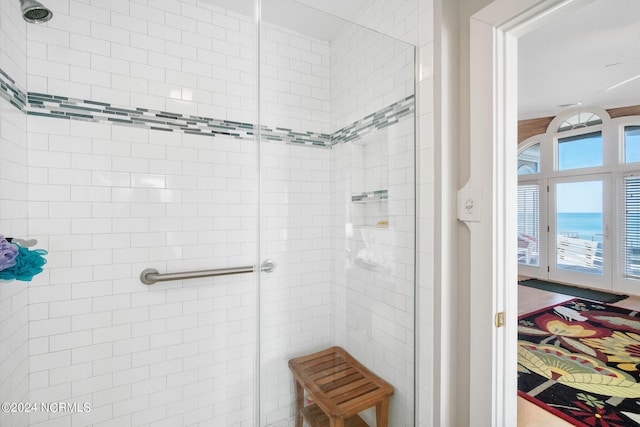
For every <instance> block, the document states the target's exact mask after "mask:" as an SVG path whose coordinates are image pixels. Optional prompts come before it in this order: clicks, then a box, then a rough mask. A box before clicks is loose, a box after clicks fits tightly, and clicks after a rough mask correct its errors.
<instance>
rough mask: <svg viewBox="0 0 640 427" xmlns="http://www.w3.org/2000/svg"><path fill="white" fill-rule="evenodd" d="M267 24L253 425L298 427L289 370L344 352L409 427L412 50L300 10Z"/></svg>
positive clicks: (288, 0)
mask: <svg viewBox="0 0 640 427" xmlns="http://www.w3.org/2000/svg"><path fill="white" fill-rule="evenodd" d="M261 12H262V17H261V21H260V22H261V24H260V125H261V127H260V143H259V150H260V156H259V157H260V187H261V190H260V254H261V256H260V259H266V258H272V259H273V260H274V261H275V262H276V263H277V268H276V270H275V271H274V272H273V273H270V274H261V275H260V291H259V298H260V303H259V307H260V309H259V311H260V316H259V324H260V326H259V328H260V333H259V335H260V340H259V359H260V360H259V364H260V366H259V370H260V375H259V384H260V387H259V389H260V398H259V399H260V414H259V425H260V426H269V427H284V426H290V425H293V424H292V423H293V419H294V416H295V415H296V411H295V405H294V403H295V402H294V386H293V379H292V374H291V372H290V370H289V367H288V361H289V360H290V359H292V358H296V357H299V356H302V355H307V354H310V353H314V352H317V351H321V350H324V349H326V348H328V347H330V346H335V345H337V346H340V347H342V348H344V349H345V350H346V351H347V352H349V353H350V354H351V355H352V356H353V357H355V358H356V359H357V360H358V361H360V362H361V363H362V364H363V365H365V366H366V367H367V368H369V369H370V370H371V371H372V372H373V373H374V374H376V375H378V376H379V377H381V378H383V379H384V380H385V381H387V382H389V383H390V384H391V385H392V386H393V387H394V390H395V394H394V396H393V398H392V400H391V408H390V413H389V425H393V426H398V427H401V426H407V427H409V426H413V425H414V420H413V413H414V401H413V399H414V391H413V390H414V375H413V373H414V317H415V313H414V298H415V280H414V277H415V275H414V270H415V268H414V267H415V266H414V259H415V257H414V253H415V248H414V236H415V232H414V231H415V215H414V210H415V170H414V164H415V135H414V113H415V104H414V47H413V46H410V45H407V44H405V43H403V42H400V41H397V40H394V39H392V38H390V37H387V36H384V35H382V34H380V33H377V32H374V31H371V30H369V29H366V28H364V27H361V26H358V25H355V24H353V23H350V22H348V21H345V20H342V19H339V18H337V17H335V16H333V15H329V14H326V13H324V12H321V11H319V10H318V9H314V8H310V7H308V6H306V5H304V4H302V3H300V2H297V1H294V0H262V6H261ZM292 16H295V19H291V18H290V17H292ZM307 397H308V396H307ZM305 404H312V402H311V401H309V400H307V399H305ZM361 416H362V418H363V419H365V420H366V421H367V422H368V423H369V424H370V425H374V424H375V421H373V420H375V414H374V413H373V411H372V410H369V411H366V412H364V413H362V414H361Z"/></svg>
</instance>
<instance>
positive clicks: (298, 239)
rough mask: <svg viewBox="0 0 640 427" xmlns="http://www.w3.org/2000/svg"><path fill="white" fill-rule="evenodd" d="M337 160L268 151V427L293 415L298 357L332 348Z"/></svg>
mask: <svg viewBox="0 0 640 427" xmlns="http://www.w3.org/2000/svg"><path fill="white" fill-rule="evenodd" d="M330 153H331V151H330V150H328V149H313V148H308V147H297V146H291V145H283V144H274V143H263V144H261V154H260V162H261V169H262V191H261V217H262V223H261V242H262V247H261V252H262V258H261V259H265V258H267V257H268V258H272V259H273V260H274V261H276V263H277V268H276V270H275V272H273V273H271V274H262V275H261V281H260V301H261V307H260V311H261V316H260V341H261V347H260V366H261V390H262V393H261V397H262V402H261V409H262V416H261V422H262V424H261V425H272V423H275V422H277V421H280V420H287V419H289V418H290V416H291V415H292V414H293V402H294V399H293V394H292V392H293V388H292V384H293V381H292V375H291V372H290V371H289V367H288V365H287V362H288V360H289V359H291V358H293V357H298V356H301V355H304V354H309V353H312V352H314V351H319V350H322V349H324V348H326V347H328V346H330V345H331V343H332V339H331V328H330V326H331V286H330V271H331V270H330V268H331V265H330V248H331V239H330V237H331V234H330V232H331V229H330V225H331V221H330V220H331V217H330V207H331V197H330V187H329V176H330V167H331V162H330ZM265 423H266V424H265Z"/></svg>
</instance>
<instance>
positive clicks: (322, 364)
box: [289, 347, 394, 427]
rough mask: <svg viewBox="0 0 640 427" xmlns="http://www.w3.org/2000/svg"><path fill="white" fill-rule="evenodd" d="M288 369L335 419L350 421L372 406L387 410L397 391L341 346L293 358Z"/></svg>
mask: <svg viewBox="0 0 640 427" xmlns="http://www.w3.org/2000/svg"><path fill="white" fill-rule="evenodd" d="M289 368H290V369H291V372H292V373H293V375H294V378H295V380H296V381H297V382H298V383H299V384H300V386H302V388H304V389H305V390H307V392H308V393H309V394H310V396H311V397H312V399H313V400H314V401H315V404H316V405H317V407H318V409H319V410H320V411H321V412H322V413H324V414H325V415H326V416H328V417H329V418H333V419H344V420H345V421H347V420H348V419H351V418H352V417H354V416H356V415H357V413H358V412H360V411H363V410H365V409H367V408H370V407H372V406H381V407H387V406H388V399H389V398H390V397H391V396H392V395H393V392H394V390H393V387H392V386H391V385H390V384H389V383H387V382H386V381H384V380H383V379H382V378H380V377H378V376H376V375H375V374H373V373H372V372H371V371H370V370H369V369H367V368H366V367H364V366H363V365H362V364H361V363H360V362H358V361H357V360H356V359H354V358H353V357H352V356H351V355H350V354H349V353H347V352H346V351H345V350H344V349H342V348H340V347H331V348H328V349H326V350H323V351H320V352H317V353H313V354H310V355H307V356H302V357H298V358H295V359H291V360H289ZM299 409H301V408H299ZM305 410H306V409H305ZM309 411H311V410H309ZM386 417H387V416H386V415H385V417H384V418H386ZM358 418H359V417H358ZM312 425H313V426H314V427H316V424H312ZM318 425H319V424H318ZM345 425H347V424H345ZM364 425H365V426H366V424H364ZM355 426H356V427H358V426H359V424H355Z"/></svg>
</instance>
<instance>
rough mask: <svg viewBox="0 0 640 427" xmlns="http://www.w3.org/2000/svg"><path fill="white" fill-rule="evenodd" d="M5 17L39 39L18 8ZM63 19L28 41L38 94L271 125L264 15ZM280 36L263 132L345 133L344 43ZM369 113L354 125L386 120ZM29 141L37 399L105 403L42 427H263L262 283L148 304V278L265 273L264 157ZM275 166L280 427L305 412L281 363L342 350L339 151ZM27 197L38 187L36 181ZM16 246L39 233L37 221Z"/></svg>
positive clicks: (287, 154)
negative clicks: (198, 272)
mask: <svg viewBox="0 0 640 427" xmlns="http://www.w3.org/2000/svg"><path fill="white" fill-rule="evenodd" d="M1 3H2V5H3V6H6V7H10V8H11V9H12V12H11V13H12V14H13V16H14V17H16V25H17V26H20V28H21V29H22V30H21V31H25V29H24V28H25V27H24V24H23V23H21V22H20V17H19V12H18V11H17V4H14V3H16V2H11V3H10V2H8V1H5V0H2V2H1ZM9 3H10V6H8V4H9ZM49 3H50V4H49V5H50V6H51V7H52V8H53V9H54V12H55V13H56V18H55V19H54V20H53V21H51V23H50V24H48V27H45V26H28V27H27V29H28V32H27V39H28V53H29V62H28V70H29V77H28V80H29V81H28V83H27V84H26V87H28V88H29V90H30V91H32V92H39V93H45V94H52V95H62V96H68V97H75V98H80V99H83V100H93V101H99V102H103V103H108V104H113V105H116V106H119V107H125V108H137V107H143V108H148V109H152V110H158V111H165V112H170V113H180V114H185V115H196V116H207V117H214V118H217V119H227V120H232V121H239V122H244V123H254V122H255V121H256V119H255V105H252V102H255V101H253V100H255V89H254V86H255V73H254V70H255V64H253V63H252V62H251V61H252V60H253V55H254V53H253V52H254V47H253V45H252V43H253V42H254V39H255V35H254V34H253V31H254V27H253V24H251V20H250V19H248V18H245V17H242V16H241V15H235V14H233V13H228V14H227V13H226V12H224V11H222V10H220V9H216V8H214V7H212V6H209V5H207V4H206V3H204V2H200V1H198V2H196V1H189V0H184V1H180V2H177V1H158V2H156V1H154V2H145V1H140V2H138V1H116V2H88V1H75V0H58V1H54V0H51V1H49ZM147 3H149V4H147ZM212 22H215V23H216V25H215V26H214V25H212ZM221 28H223V29H222V30H221ZM264 31H265V33H263V36H264V37H265V41H264V42H263V43H265V46H264V49H265V52H267V54H266V55H265V56H264V57H263V64H262V68H263V71H264V73H265V74H264V76H265V79H264V80H263V81H262V85H263V89H264V91H265V93H268V95H269V96H265V97H264V98H265V100H269V101H268V103H266V104H263V109H264V110H265V111H267V115H266V117H263V123H265V124H267V125H270V126H273V127H275V126H279V127H283V128H288V129H292V130H293V131H296V130H299V131H309V130H310V131H313V132H317V133H325V132H328V131H332V130H336V129H337V128H334V127H333V126H335V125H336V123H337V121H335V123H333V122H332V120H330V119H331V117H330V116H329V113H328V112H329V111H331V109H332V108H339V107H337V106H336V105H335V104H333V105H331V104H330V102H329V100H330V96H329V95H330V91H329V82H330V78H329V77H330V76H329V72H328V70H329V53H330V48H329V45H328V44H327V43H325V42H320V41H316V40H313V39H309V38H307V37H305V36H301V35H297V34H295V33H292V32H291V31H289V30H286V29H281V28H276V27H269V26H267V27H266V29H265V30H264ZM333 47H335V48H336V49H338V48H339V45H336V44H334V45H333V46H332V48H333ZM309 53H312V54H313V55H309ZM278 54H280V56H278ZM385 57H387V58H391V57H388V56H385ZM404 59H406V57H405V58H404ZM380 60H382V58H380ZM222 65H224V66H222ZM24 68H25V69H26V65H25V67H24ZM23 73H24V72H23ZM336 78H337V77H336ZM16 80H18V79H16ZM392 80H393V78H392V79H390V80H388V81H387V83H384V84H382V87H383V89H384V90H383V92H384V93H394V91H396V90H397V88H395V87H392V86H389V85H391V83H390V82H391V81H392ZM22 87H23V88H24V87H25V86H24V85H23V86H22ZM247 87H248V88H249V89H247ZM406 88H407V86H403V88H402V89H401V90H400V91H401V92H404V91H405V89H406ZM332 89H333V88H332ZM358 90H360V91H361V92H362V91H366V90H367V88H366V84H365V86H364V87H361V88H360V89H358ZM378 94H379V93H378ZM391 98H393V96H389V97H388V98H387V99H389V100H391V102H395V101H398V99H391ZM273 100H277V102H276V103H273V102H272V101H273ZM368 101H369V100H368ZM368 101H367V102H368ZM345 102H346V100H345ZM376 102H379V100H378V99H375V100H371V104H370V105H372V106H373V105H377V104H376ZM391 102H389V103H391ZM383 104H384V102H382V103H381V104H380V106H381V107H383V106H385V105H383ZM355 107H356V106H355V105H354V108H355ZM11 108H13V107H11ZM367 108H369V107H367ZM367 108H362V114H360V113H358V112H356V113H354V114H353V119H354V120H358V119H361V118H362V117H363V116H365V115H367V114H369V113H371V112H372V111H374V110H367ZM11 111H12V112H13V113H16V112H17V110H16V111H15V112H14V111H13V110H11ZM342 111H343V112H345V111H346V110H342ZM4 113H5V112H4V110H3V112H2V118H4V117H8V118H11V117H12V116H11V115H5V114H4ZM16 114H17V113H16ZM21 117H22V120H23V122H22V123H23V126H25V125H26V124H27V122H26V120H27V119H25V118H24V116H21ZM267 117H269V118H272V119H273V122H270V121H268V120H267ZM11 122H12V123H14V121H13V119H11ZM18 123H19V120H18ZM344 124H348V122H344ZM28 125H29V193H28V194H29V201H30V203H29V212H28V213H29V218H30V219H29V229H28V232H29V235H32V236H34V237H37V238H38V239H39V240H40V245H39V246H40V247H45V248H47V249H49V250H50V251H51V254H50V255H49V257H48V259H49V265H48V267H47V271H46V273H44V274H42V275H41V276H39V277H38V278H37V280H36V281H34V282H33V284H32V285H31V289H32V291H30V295H29V302H30V304H31V305H30V313H29V320H30V325H29V326H30V328H29V331H30V334H31V341H30V352H31V372H32V374H31V378H30V382H31V390H32V392H31V396H30V398H31V400H35V399H38V400H44V401H56V400H61V399H64V400H70V399H73V400H76V401H89V402H91V403H92V405H93V410H92V412H91V413H90V414H84V415H83V414H78V415H74V416H73V417H72V416H70V415H68V414H57V415H55V416H52V418H55V420H50V421H47V420H46V417H45V416H43V414H34V415H33V417H32V420H31V421H32V422H33V425H40V424H42V425H51V424H55V425H70V423H71V422H72V421H75V420H77V422H81V423H82V422H85V421H83V420H87V418H86V417H87V416H88V420H89V421H90V422H92V423H96V424H97V425H100V423H101V422H102V421H104V425H109V424H110V423H114V424H118V425H129V424H132V425H135V424H149V425H161V424H162V423H169V424H171V423H178V424H180V425H182V424H188V423H191V422H203V423H204V424H207V423H214V424H213V425H250V424H251V421H250V418H248V417H250V416H251V413H252V408H251V405H252V401H253V396H252V395H251V390H252V387H253V383H252V379H251V378H252V376H253V365H252V362H251V360H252V358H253V354H254V353H253V351H254V349H253V345H254V343H253V338H254V337H255V333H256V331H255V330H254V329H253V328H254V327H255V325H256V319H255V315H256V312H255V307H256V305H255V297H256V293H255V289H254V288H253V284H255V277H251V276H246V277H245V278H233V279H223V280H220V279H215V280H209V281H207V280H203V281H189V282H188V283H187V282H185V283H184V284H182V283H169V284H158V285H154V286H153V287H151V288H148V287H146V286H144V285H141V284H140V282H139V280H138V278H137V276H138V274H139V272H140V271H141V270H142V269H143V268H146V267H149V266H154V267H157V268H158V269H159V270H161V271H166V270H171V271H175V270H182V269H198V268H208V267H223V266H229V265H240V264H252V263H253V262H254V260H255V254H256V250H257V248H256V247H255V241H256V235H257V234H256V233H257V230H256V225H257V217H256V216H255V215H256V212H257V210H256V205H257V194H258V193H257V189H258V186H257V175H256V171H257V164H256V158H257V157H256V153H255V152H254V151H253V150H255V147H254V145H255V144H254V143H252V142H251V140H249V139H248V140H239V139H237V138H228V137H220V136H216V137H215V138H213V139H212V138H206V137H202V136H194V135H191V134H184V133H180V132H176V131H174V132H167V131H160V130H153V129H149V126H147V128H144V129H141V128H139V127H128V126H121V125H113V126H112V125H110V124H105V123H92V122H83V121H76V120H61V119H53V118H44V117H36V116H29V118H28ZM261 150H262V153H261V159H263V160H262V161H263V166H264V168H265V169H263V172H264V176H265V177H266V179H264V181H263V184H262V185H263V197H264V198H265V199H266V200H262V203H263V213H262V214H263V221H264V222H263V225H264V227H263V232H264V233H263V235H262V241H263V242H264V248H263V251H262V252H263V254H268V255H269V256H272V257H273V258H274V259H276V261H277V262H278V265H279V266H278V270H276V273H274V275H273V276H268V277H267V278H266V280H264V281H263V284H262V286H263V290H264V291H265V293H264V296H265V297H266V298H265V300H264V301H263V302H265V303H266V304H265V305H264V307H265V309H264V310H265V313H263V314H265V315H266V316H264V317H265V318H266V319H267V321H265V322H264V324H263V330H262V331H261V332H262V333H263V337H264V338H265V342H266V343H267V344H271V346H270V347H269V345H268V346H267V347H265V348H266V349H267V350H268V349H269V348H270V349H271V350H270V351H265V353H264V355H263V356H264V361H265V365H264V366H263V368H264V372H263V374H264V376H263V381H264V383H263V386H264V387H266V388H270V390H269V393H267V394H265V396H266V398H265V399H264V400H263V402H262V403H263V405H264V413H263V414H264V416H265V417H266V421H267V422H268V423H271V422H273V421H278V420H280V419H282V418H287V417H288V416H289V415H290V410H291V408H290V402H291V394H290V392H291V389H290V377H289V375H288V372H287V369H286V367H285V365H282V361H283V360H285V361H286V359H287V358H288V357H290V356H292V355H297V354H299V353H304V352H308V351H310V350H314V349H319V348H320V347H323V346H325V345H326V343H328V342H329V336H328V334H329V331H328V325H329V324H330V322H331V321H330V319H331V309H330V304H331V299H330V286H329V279H330V277H329V271H330V263H329V258H330V234H331V233H330V212H329V210H328V205H329V204H330V188H329V182H330V177H329V171H330V170H331V169H332V167H333V166H334V163H332V162H331V160H330V150H325V149H310V148H306V147H295V146H284V145H281V144H277V143H276V144H262V147H261ZM24 153H25V155H26V150H24ZM11 158H12V159H13V156H12V157H11ZM23 166H24V172H25V173H26V161H25V163H24V165H23ZM405 167H406V166H405ZM405 172H406V173H409V171H408V170H406V171H405ZM21 184H22V185H23V186H24V189H26V178H25V180H24V181H23V182H22V183H21ZM16 188H17V187H16ZM22 194H26V192H23V193H22ZM343 195H344V196H348V195H349V194H343ZM24 199H26V197H25V198H24ZM23 201H24V200H23ZM3 204H4V200H3ZM23 210H24V211H25V212H22V213H21V214H20V215H17V216H16V217H15V218H16V219H18V218H22V219H24V218H25V217H27V215H26V204H24V203H23ZM2 219H3V217H0V220H2ZM23 223H24V221H23ZM16 231H17V232H20V233H24V234H25V235H26V234H27V233H26V232H27V229H26V224H23V229H17V230H16ZM274 254H275V255H274ZM309 271H312V272H313V274H311V275H310V274H308V272H309ZM356 279H358V278H356ZM21 289H23V290H24V289H25V288H24V287H23V288H21ZM22 293H23V294H25V295H26V292H22ZM0 295H1V294H0ZM309 295H313V298H311V299H310V298H309ZM291 301H294V302H295V306H293V305H291ZM16 302H17V303H18V304H17V306H19V307H22V308H21V309H18V310H16V311H17V312H20V311H22V312H24V311H25V309H26V306H25V305H24V304H22V305H21V304H20V300H19V299H16ZM311 302H313V304H312V306H311V305H309V304H311ZM22 319H24V320H23V323H26V316H22ZM270 320H271V321H270ZM300 320H305V322H302V323H301V322H300ZM340 321H341V322H342V320H340ZM7 324H9V323H8V322H4V321H3V322H2V325H3V326H4V325H7ZM24 340H26V335H25V338H24ZM263 350H264V349H263ZM388 357H391V355H388ZM374 363H375V361H374V362H372V366H373V364H374ZM281 365H282V366H281ZM376 366H378V365H376ZM379 366H380V369H381V370H383V371H384V369H385V368H384V366H382V365H379ZM23 372H24V376H26V370H23ZM384 374H385V376H386V377H387V378H388V379H389V378H391V379H390V381H392V382H395V381H396V378H398V380H399V381H404V379H402V378H400V377H396V376H394V375H397V374H391V373H388V372H387V371H384ZM387 374H389V375H391V377H389V376H388V375H387ZM402 404H403V405H405V404H406V402H403V403H402ZM72 418H75V419H73V420H72ZM110 419H113V421H108V420H110ZM216 423H219V424H216ZM399 425H403V424H399Z"/></svg>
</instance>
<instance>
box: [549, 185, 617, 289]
mask: <svg viewBox="0 0 640 427" xmlns="http://www.w3.org/2000/svg"><path fill="white" fill-rule="evenodd" d="M548 183H549V192H548V200H549V214H548V215H549V219H550V220H549V228H548V230H549V231H548V233H549V250H548V253H549V257H548V267H549V268H548V269H549V279H550V280H553V281H557V282H568V283H575V284H578V285H583V286H589V287H594V288H601V289H611V287H612V283H611V272H612V265H611V249H612V241H613V236H612V234H611V231H610V230H611V227H610V220H611V215H612V212H611V209H610V207H611V206H612V201H611V200H609V199H610V198H611V196H612V191H611V179H610V176H609V175H608V174H600V175H585V176H581V177H575V176H572V177H567V178H555V179H549V180H548Z"/></svg>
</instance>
